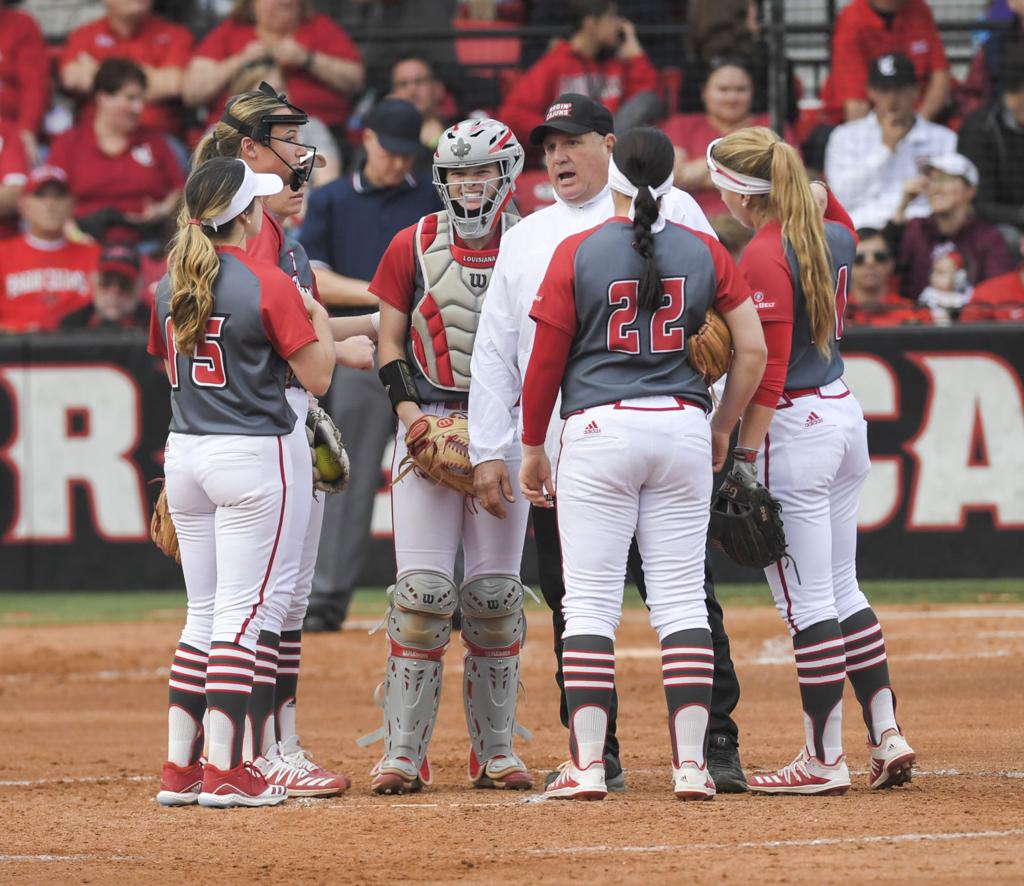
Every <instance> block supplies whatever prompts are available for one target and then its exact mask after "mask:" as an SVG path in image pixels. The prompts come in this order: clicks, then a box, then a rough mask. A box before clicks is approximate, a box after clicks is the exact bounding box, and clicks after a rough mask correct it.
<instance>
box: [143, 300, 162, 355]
mask: <svg viewBox="0 0 1024 886" xmlns="http://www.w3.org/2000/svg"><path fill="white" fill-rule="evenodd" d="M146 350H147V351H148V352H149V353H150V354H152V355H153V356H154V357H163V358H164V359H165V360H166V359H167V344H166V343H165V342H164V336H163V330H162V329H160V320H159V319H158V318H157V311H156V305H153V309H152V310H151V311H150V313H149V341H148V342H146Z"/></svg>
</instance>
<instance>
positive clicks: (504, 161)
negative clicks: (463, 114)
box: [434, 120, 523, 237]
mask: <svg viewBox="0 0 1024 886" xmlns="http://www.w3.org/2000/svg"><path fill="white" fill-rule="evenodd" d="M485 163H497V164H498V166H499V168H500V169H501V172H500V173H499V175H498V176H497V177H496V178H491V179H487V180H486V181H485V182H484V183H483V187H484V192H483V203H482V204H481V206H480V209H478V210H466V209H465V208H464V207H463V206H462V204H461V203H459V201H457V200H452V196H451V193H450V189H449V186H448V171H449V170H451V169H467V168H470V167H473V166H481V165H483V164H485ZM522 171H523V148H522V146H521V145H520V144H519V142H518V141H517V140H516V137H515V136H514V135H513V134H512V130H511V129H509V128H508V127H507V126H506V125H505V124H504V123H502V122H500V121H498V120H463V121H462V122H461V123H456V124H455V125H454V126H452V127H451V128H450V129H446V130H445V131H444V132H443V133H442V134H441V138H440V140H439V141H438V143H437V150H436V151H435V152H434V187H435V188H437V192H438V194H440V196H441V202H442V203H444V208H445V209H446V210H447V211H448V217H449V218H450V219H451V221H452V224H453V225H455V230H456V231H458V233H459V235H460V236H462V237H482V236H484V235H486V234H488V233H489V232H490V231H491V230H493V228H494V224H495V221H496V220H497V219H498V217H499V216H500V214H501V212H502V210H503V209H504V208H505V205H506V204H507V203H508V201H509V199H511V197H512V192H513V191H514V190H515V182H516V179H517V178H518V177H519V173H520V172H522Z"/></svg>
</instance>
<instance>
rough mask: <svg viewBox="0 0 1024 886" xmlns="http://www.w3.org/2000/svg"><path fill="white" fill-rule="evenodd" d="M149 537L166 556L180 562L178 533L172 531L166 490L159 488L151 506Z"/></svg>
mask: <svg viewBox="0 0 1024 886" xmlns="http://www.w3.org/2000/svg"><path fill="white" fill-rule="evenodd" d="M149 537H150V538H151V539H153V544H155V545H156V546H157V547H158V548H160V550H161V552H162V553H163V554H164V555H165V556H167V557H173V558H174V561H175V562H176V563H180V562H181V551H179V550H178V533H177V532H175V531H174V521H173V520H172V519H171V512H170V509H169V508H168V507H167V490H166V489H161V490H160V496H159V497H158V498H157V500H156V504H155V505H154V506H153V519H152V520H150V521H149Z"/></svg>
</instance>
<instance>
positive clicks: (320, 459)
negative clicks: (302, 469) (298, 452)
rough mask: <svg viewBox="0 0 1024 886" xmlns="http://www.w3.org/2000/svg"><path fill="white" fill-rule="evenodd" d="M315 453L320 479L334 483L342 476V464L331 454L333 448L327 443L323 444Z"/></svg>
mask: <svg viewBox="0 0 1024 886" xmlns="http://www.w3.org/2000/svg"><path fill="white" fill-rule="evenodd" d="M315 451H316V469H317V470H318V471H319V472H320V479H321V480H324V481H326V482H327V483H333V482H334V481H335V480H337V479H338V477H340V476H341V462H339V461H338V460H337V459H336V458H335V457H334V456H333V455H332V454H331V448H330V447H329V446H328V445H327V444H326V443H321V444H320V445H319V446H317V447H316V450H315Z"/></svg>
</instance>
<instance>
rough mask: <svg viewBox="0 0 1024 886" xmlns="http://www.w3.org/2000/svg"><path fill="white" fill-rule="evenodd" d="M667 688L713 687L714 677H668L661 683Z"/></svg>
mask: <svg viewBox="0 0 1024 886" xmlns="http://www.w3.org/2000/svg"><path fill="white" fill-rule="evenodd" d="M661 682H662V683H663V684H664V685H666V686H690V685H694V686H712V685H713V684H714V682H715V681H714V678H713V677H666V678H665V679H664V680H662V681H661Z"/></svg>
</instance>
